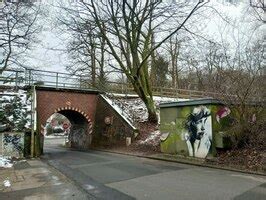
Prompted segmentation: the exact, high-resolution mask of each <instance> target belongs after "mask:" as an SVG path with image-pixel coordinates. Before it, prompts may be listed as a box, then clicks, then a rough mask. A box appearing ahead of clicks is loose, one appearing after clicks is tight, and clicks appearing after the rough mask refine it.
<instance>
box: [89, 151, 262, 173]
mask: <svg viewBox="0 0 266 200" xmlns="http://www.w3.org/2000/svg"><path fill="white" fill-rule="evenodd" d="M92 150H94V151H100V152H107V153H114V154H121V155H127V156H134V157H139V158H147V159H152V160H160V161H167V162H174V163H181V164H187V165H194V166H199V167H208V168H212V169H220V170H226V171H232V172H240V173H245V174H253V175H260V176H266V173H263V172H256V171H248V170H242V169H236V168H232V167H222V166H217V165H211V164H205V163H200V162H199V161H190V160H184V159H182V160H180V159H171V158H160V157H156V156H145V155H136V154H131V153H127V152H116V151H111V150H106V149H92Z"/></svg>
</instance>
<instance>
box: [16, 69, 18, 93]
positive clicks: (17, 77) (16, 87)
mask: <svg viewBox="0 0 266 200" xmlns="http://www.w3.org/2000/svg"><path fill="white" fill-rule="evenodd" d="M15 79H16V80H15V90H17V89H18V72H16V78H15Z"/></svg>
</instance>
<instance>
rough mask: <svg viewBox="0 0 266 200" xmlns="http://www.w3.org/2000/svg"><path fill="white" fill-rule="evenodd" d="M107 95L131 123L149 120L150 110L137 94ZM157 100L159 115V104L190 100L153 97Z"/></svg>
mask: <svg viewBox="0 0 266 200" xmlns="http://www.w3.org/2000/svg"><path fill="white" fill-rule="evenodd" d="M107 96H108V97H109V98H108V97H106V96H105V98H106V99H108V101H109V102H110V103H111V104H112V105H115V107H117V109H118V110H120V113H121V115H122V116H124V118H126V119H128V121H130V122H131V123H133V124H134V125H136V123H139V122H145V121H147V120H148V111H147V109H146V107H145V104H144V103H143V101H142V100H141V99H140V98H138V97H137V96H136V95H131V96H129V95H125V94H114V95H113V94H112V96H111V95H108V94H107ZM127 97H134V98H127ZM153 99H154V101H155V106H156V108H157V115H158V117H159V116H160V114H159V104H160V103H166V102H176V101H188V100H189V99H180V98H170V97H159V96H154V97H153Z"/></svg>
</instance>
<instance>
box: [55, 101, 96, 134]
mask: <svg viewBox="0 0 266 200" xmlns="http://www.w3.org/2000/svg"><path fill="white" fill-rule="evenodd" d="M68 110H69V111H74V112H78V113H79V114H81V115H82V116H83V117H84V118H85V119H86V120H87V122H88V133H89V135H90V134H92V131H93V126H92V120H91V119H90V117H89V116H88V115H87V114H86V113H85V112H84V111H82V110H81V109H79V108H77V107H73V106H64V107H59V108H57V109H55V110H54V113H59V112H60V111H68Z"/></svg>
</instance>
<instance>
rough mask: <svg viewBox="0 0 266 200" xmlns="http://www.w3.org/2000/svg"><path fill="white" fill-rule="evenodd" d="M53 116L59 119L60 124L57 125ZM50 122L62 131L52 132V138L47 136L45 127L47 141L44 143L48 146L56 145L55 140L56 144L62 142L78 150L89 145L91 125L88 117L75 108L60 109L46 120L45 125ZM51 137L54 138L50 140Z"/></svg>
mask: <svg viewBox="0 0 266 200" xmlns="http://www.w3.org/2000/svg"><path fill="white" fill-rule="evenodd" d="M55 116H56V117H57V118H58V119H61V121H60V125H57V124H58V122H57V121H58V120H56V119H55ZM62 121H63V123H62ZM51 122H54V123H55V124H56V125H57V127H58V129H62V130H61V132H62V131H64V132H63V133H61V134H59V133H53V136H54V137H53V138H52V137H49V134H47V129H46V135H47V136H46V138H49V142H48V141H47V140H46V141H45V143H46V144H48V146H49V144H53V145H56V141H57V145H60V144H63V145H65V146H67V147H72V148H75V149H80V150H85V149H88V148H89V147H90V143H91V133H92V130H91V129H92V126H91V122H90V120H89V119H88V117H86V116H84V115H83V114H82V113H80V112H78V111H75V110H60V111H57V112H56V113H54V114H53V115H52V116H51V117H50V118H49V119H48V120H47V124H46V127H47V126H48V125H49V124H51ZM64 125H65V127H64ZM50 126H51V125H50ZM54 127H55V126H54ZM56 131H57V130H56ZM60 136H61V137H60ZM51 139H54V140H52V141H51ZM46 146H47V145H46Z"/></svg>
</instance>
